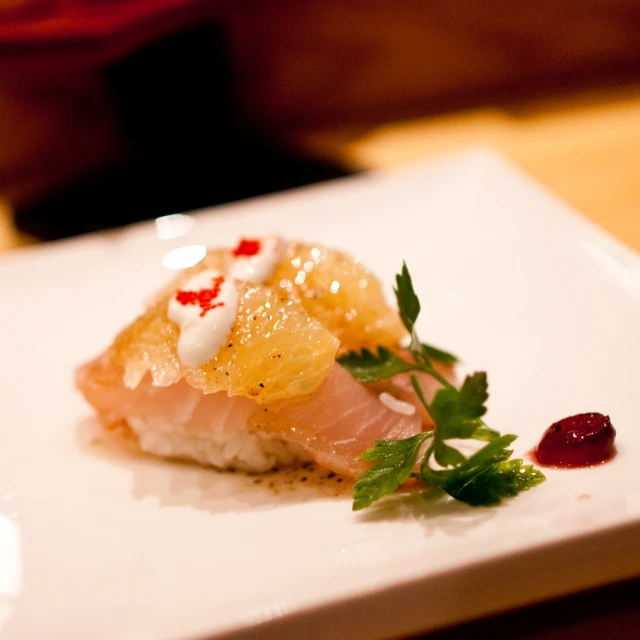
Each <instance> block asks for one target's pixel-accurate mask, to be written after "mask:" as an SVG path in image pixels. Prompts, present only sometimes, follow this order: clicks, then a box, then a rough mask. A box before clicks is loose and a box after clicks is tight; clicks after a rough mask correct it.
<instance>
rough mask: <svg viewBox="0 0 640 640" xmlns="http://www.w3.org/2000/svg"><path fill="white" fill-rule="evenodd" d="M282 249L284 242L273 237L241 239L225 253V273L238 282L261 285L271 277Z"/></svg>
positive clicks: (280, 257)
mask: <svg viewBox="0 0 640 640" xmlns="http://www.w3.org/2000/svg"><path fill="white" fill-rule="evenodd" d="M284 249H285V244H284V242H283V241H282V239H281V238H279V237H278V236H275V235H270V236H266V237H261V238H250V239H249V238H242V239H241V240H240V242H239V243H238V245H237V246H236V247H235V248H234V249H232V250H231V251H229V252H228V253H227V256H226V262H227V263H226V268H227V271H228V273H229V275H230V276H232V277H233V278H237V279H238V280H244V281H246V282H251V283H253V284H263V283H264V282H266V281H267V280H268V279H269V278H270V277H271V276H272V275H273V272H274V271H275V269H276V267H277V266H278V263H279V262H280V260H281V259H282V255H283V253H284Z"/></svg>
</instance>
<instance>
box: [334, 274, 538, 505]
mask: <svg viewBox="0 0 640 640" xmlns="http://www.w3.org/2000/svg"><path fill="white" fill-rule="evenodd" d="M394 292H395V294H396V299H397V302H398V310H399V314H400V319H401V320H402V323H403V324H404V326H405V327H406V329H407V330H408V331H409V333H410V334H411V344H410V345H409V353H410V354H411V356H412V357H413V360H414V362H407V361H406V360H404V359H402V358H401V357H400V356H398V355H397V354H395V353H393V352H392V351H390V350H388V349H386V348H384V347H378V350H377V354H374V353H373V352H371V351H369V350H367V349H364V350H363V351H362V352H361V353H356V352H353V351H352V352H350V353H348V354H346V355H345V356H342V357H341V358H339V360H338V361H339V362H340V364H341V365H342V366H343V367H345V368H346V369H347V370H348V371H349V372H350V373H351V374H352V375H353V376H354V377H355V378H356V379H357V380H359V381H361V382H364V383H371V382H376V381H378V380H382V379H384V378H390V377H392V376H395V375H397V374H399V373H407V372H411V375H410V380H411V385H412V386H413V389H414V391H415V392H416V395H417V397H418V398H419V399H420V401H421V402H422V404H423V405H424V407H425V408H426V410H427V412H428V413H429V415H430V416H431V418H432V419H433V422H434V424H435V428H434V430H433V431H429V432H424V433H419V434H416V435H414V436H411V437H410V438H406V439H404V440H376V443H375V445H374V446H373V447H371V448H369V449H367V450H366V451H365V452H364V453H363V454H362V455H361V456H360V457H361V458H362V459H363V460H366V461H369V462H376V463H377V464H375V465H373V466H372V467H370V468H369V469H367V470H366V471H365V472H364V473H362V474H361V475H360V477H359V478H358V480H357V481H356V483H355V485H354V487H355V490H356V491H355V494H354V500H353V509H354V510H359V509H364V508H365V507H368V506H369V505H371V504H372V503H373V502H375V501H376V500H379V499H380V498H382V497H384V496H385V495H388V494H390V493H393V492H394V491H395V490H396V489H397V488H398V487H399V486H400V485H401V484H402V483H403V482H404V481H405V480H406V479H407V478H409V476H413V477H415V478H417V479H418V480H419V481H421V482H424V483H427V484H429V485H432V486H434V487H438V488H440V489H442V490H443V491H445V492H446V493H448V494H449V495H450V496H452V497H453V498H455V499H457V500H462V501H463V502H467V503H468V504H471V505H493V504H498V503H499V502H500V501H501V500H502V499H503V498H506V497H510V496H514V495H516V494H518V493H519V492H521V491H524V490H526V489H529V488H530V487H533V486H535V485H537V484H539V483H540V482H542V481H543V480H544V479H545V477H544V475H543V474H542V473H541V472H540V471H538V470H537V469H534V467H533V466H532V465H524V464H523V461H522V460H511V459H510V458H511V454H512V453H513V452H512V451H511V450H510V449H508V446H509V445H510V444H511V443H512V442H513V441H514V440H515V439H516V436H514V435H504V436H503V435H501V434H500V433H499V432H498V431H495V430H494V429H491V428H490V427H489V426H488V425H486V424H485V423H484V421H483V420H482V416H484V415H485V413H486V411H487V408H486V402H487V400H488V398H489V393H488V382H487V374H486V373H485V372H484V371H479V372H476V373H473V374H472V375H468V376H467V377H466V378H465V380H464V382H463V383H462V386H461V387H460V388H459V389H457V388H456V387H454V386H453V385H452V384H451V383H450V382H449V381H448V380H447V379H446V378H445V377H444V376H442V374H441V373H440V372H438V371H437V370H436V369H435V368H434V367H433V365H432V364H431V360H434V361H438V362H442V363H444V364H447V365H453V364H455V363H456V362H457V361H458V360H457V358H456V357H455V356H454V355H452V354H450V353H448V352H446V351H442V350H440V349H437V348H436V347H431V346H429V345H426V344H424V343H421V342H420V340H419V339H418V335H417V332H416V328H415V323H416V320H417V318H418V315H419V313H420V301H419V300H418V297H417V295H416V293H415V291H414V289H413V283H412V281H411V276H410V274H409V270H408V268H407V265H406V263H403V265H402V271H401V273H400V274H398V275H397V276H396V288H395V289H394ZM416 371H422V372H424V373H427V374H429V375H431V376H432V377H433V378H435V379H436V380H437V381H438V382H439V383H440V384H441V385H442V388H441V389H439V390H438V392H437V393H436V394H435V396H434V398H433V400H432V401H431V402H429V401H428V399H427V397H426V394H425V392H424V389H423V388H422V385H421V383H420V378H419V377H418V375H417V374H416V373H415V372H416ZM452 439H466V440H468V439H474V440H479V441H484V442H486V443H487V444H485V445H484V446H483V447H482V448H481V449H479V450H477V451H476V452H475V453H473V454H472V455H470V456H469V457H466V456H465V455H464V454H463V453H462V452H460V451H458V450H457V449H456V448H454V447H453V446H451V445H450V444H448V443H447V442H446V441H447V440H452ZM428 441H430V442H428ZM426 443H428V444H427V446H426V451H425V452H424V454H423V456H422V460H421V462H420V467H419V471H418V472H414V471H413V470H414V468H415V467H416V464H417V462H418V456H419V455H420V451H421V449H422V447H423V445H425V444H426ZM432 461H435V463H436V465H437V466H434V465H433V463H432Z"/></svg>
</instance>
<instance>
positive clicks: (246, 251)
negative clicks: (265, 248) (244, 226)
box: [231, 238, 261, 258]
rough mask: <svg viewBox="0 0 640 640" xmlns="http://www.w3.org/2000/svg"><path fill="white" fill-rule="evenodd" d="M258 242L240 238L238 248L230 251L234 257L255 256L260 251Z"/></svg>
mask: <svg viewBox="0 0 640 640" xmlns="http://www.w3.org/2000/svg"><path fill="white" fill-rule="evenodd" d="M260 246H261V243H260V240H248V239H247V238H242V239H241V240H240V242H239V244H238V246H237V247H236V248H235V249H233V251H231V253H232V254H233V255H234V257H236V258H237V257H239V256H255V255H256V254H257V253H258V252H259V251H260Z"/></svg>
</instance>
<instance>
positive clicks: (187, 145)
mask: <svg viewBox="0 0 640 640" xmlns="http://www.w3.org/2000/svg"><path fill="white" fill-rule="evenodd" d="M102 73H103V80H104V84H105V87H106V94H107V96H108V98H109V100H110V103H111V105H112V106H113V114H114V118H115V125H116V127H115V128H116V131H117V132H118V136H119V138H120V139H121V141H122V143H123V145H122V149H121V153H120V155H119V157H118V158H117V161H112V162H111V163H110V164H108V165H106V166H104V167H100V168H99V169H97V170H94V171H93V172H92V173H90V174H89V175H87V176H82V177H78V178H76V179H75V180H74V181H73V182H72V183H71V184H68V185H65V186H63V187H58V188H55V189H47V190H46V191H44V193H42V194H40V196H39V197H38V198H37V199H33V198H28V197H26V198H24V199H23V201H22V202H21V203H19V204H17V205H16V206H15V223H16V226H17V227H18V228H19V229H20V230H21V231H23V232H26V233H29V234H30V235H33V236H36V237H38V238H42V239H45V240H54V239H59V238H63V237H67V236H72V235H77V234H80V233H85V232H89V231H95V230H99V229H106V228H109V227H115V226H120V225H124V224H127V223H131V222H136V221H139V220H146V219H149V218H154V217H158V216H162V215H167V214H171V213H176V212H180V211H188V210H193V209H198V208H202V207H206V206H210V205H215V204H220V203H225V202H231V201H235V200H240V199H244V198H248V197H252V196H257V195H262V194H266V193H271V192H274V191H281V190H284V189H289V188H292V187H297V186H301V185H305V184H309V183H313V182H317V181H320V180H326V179H330V178H335V177H339V176H342V175H345V174H346V173H347V172H346V170H345V169H342V168H341V167H338V166H334V165H332V164H329V163H325V162H321V161H319V160H313V159H309V158H304V157H301V156H300V155H299V154H296V153H294V152H293V151H291V150H288V149H286V147H285V146H284V145H283V144H282V143H278V142H276V141H273V140H269V139H267V138H266V136H263V135H261V134H259V133H257V132H252V131H249V130H248V129H247V128H246V127H244V126H243V125H242V123H240V122H238V121H237V120H236V117H235V109H234V104H233V99H232V94H231V86H230V78H229V71H228V64H227V59H226V50H225V47H224V39H223V36H222V33H221V31H220V29H219V27H217V26H215V25H208V26H203V27H191V28H189V29H186V30H184V31H181V32H179V33H177V34H174V35H171V36H168V37H165V38H164V39H162V40H159V41H156V42H153V43H150V44H148V45H146V46H144V47H141V48H140V49H138V50H137V51H135V52H133V53H131V54H130V55H128V56H127V57H126V58H124V59H123V60H119V61H117V62H114V63H112V64H109V65H105V67H104V69H103V72H102Z"/></svg>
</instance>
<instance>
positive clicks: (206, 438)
mask: <svg viewBox="0 0 640 640" xmlns="http://www.w3.org/2000/svg"><path fill="white" fill-rule="evenodd" d="M76 384H77V386H78V388H79V389H80V391H81V392H82V393H83V395H84V397H85V398H86V400H87V402H89V403H90V404H91V405H92V406H93V407H94V409H95V410H96V412H97V413H98V415H99V416H100V417H101V419H102V420H103V422H104V423H105V424H106V425H107V426H109V425H113V426H116V425H122V424H123V423H126V424H127V425H128V426H129V428H130V429H131V430H132V432H133V433H134V434H135V435H136V436H137V438H138V441H139V444H140V447H141V448H142V449H143V450H147V451H149V452H151V453H155V454H157V455H162V456H165V457H186V458H191V459H195V460H197V461H198V462H201V463H204V464H207V463H208V464H214V465H215V466H219V467H222V468H225V467H235V468H246V469H250V470H254V471H266V470H267V469H269V468H272V467H274V466H278V465H279V464H283V463H287V462H293V461H294V460H295V459H301V460H305V459H314V460H316V461H317V462H318V463H320V464H322V465H323V466H325V467H326V468H328V469H330V470H332V471H335V472H337V473H343V474H346V475H350V476H354V477H355V476H356V475H358V474H359V473H360V472H361V471H362V470H363V469H364V468H366V464H365V463H364V462H362V461H361V460H359V456H360V454H361V453H362V452H363V451H364V450H365V449H367V448H368V447H370V446H372V445H373V444H374V441H375V440H377V439H380V438H406V437H409V436H411V435H413V434H415V433H419V432H420V431H421V430H422V421H421V419H420V416H419V415H418V414H417V413H416V414H414V415H412V416H406V415H401V414H398V413H396V412H395V411H392V410H391V409H389V408H387V407H386V406H385V405H383V404H382V403H381V402H380V401H379V399H378V397H377V395H376V394H375V393H374V392H372V391H371V390H370V389H368V388H366V387H364V386H363V385H361V384H360V383H358V382H357V381H356V380H354V378H353V377H352V376H351V375H350V374H349V373H348V372H347V371H346V370H344V369H343V368H342V367H341V366H340V365H337V364H336V365H335V366H334V367H333V369H332V371H331V372H330V374H329V375H328V376H327V378H326V379H325V380H324V381H323V383H322V384H321V385H320V387H319V388H318V389H317V390H316V391H315V392H313V393H311V394H309V395H308V396H305V397H297V398H293V399H290V400H283V401H279V402H277V403H275V404H272V405H266V406H264V405H259V404H257V403H256V402H254V401H253V400H251V399H249V398H244V397H229V396H228V395H227V394H226V393H225V392H218V393H211V394H203V393H202V392H201V391H200V390H198V389H195V388H194V387H191V386H190V385H189V384H188V383H186V382H185V381H184V380H181V381H179V382H177V383H176V384H174V385H170V386H167V387H154V386H153V385H152V384H151V381H150V378H149V376H146V377H145V378H144V379H143V380H142V381H141V382H140V384H139V385H138V386H137V387H136V388H135V389H130V388H127V387H125V386H124V384H123V383H122V369H121V367H119V366H118V365H115V364H114V363H113V362H111V361H110V360H109V358H108V357H106V356H103V357H101V358H98V359H96V360H94V361H93V362H91V363H88V364H87V365H84V366H83V367H82V368H80V369H79V370H78V372H77V374H76ZM231 436H241V438H240V440H238V439H237V438H232V437H231ZM244 436H249V437H248V438H245V437H244ZM254 441H255V442H254ZM282 442H286V443H289V445H292V446H289V447H287V448H283V447H282V446H281V444H280V443H282ZM243 447H244V449H245V451H247V453H243V451H241V449H243ZM230 449H233V453H234V455H232V456H230V455H229V450H230ZM236 450H237V451H236ZM260 456H262V458H261V457H260Z"/></svg>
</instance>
